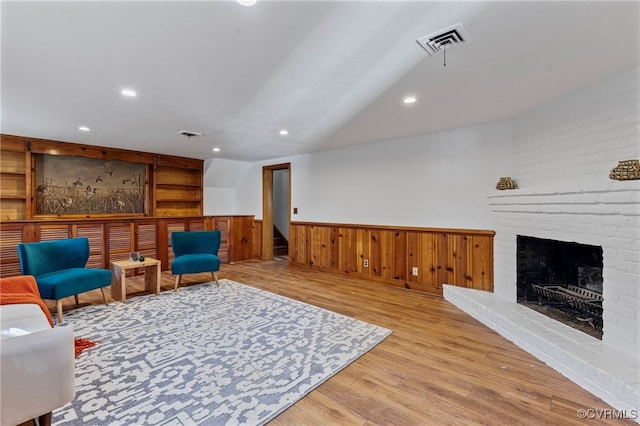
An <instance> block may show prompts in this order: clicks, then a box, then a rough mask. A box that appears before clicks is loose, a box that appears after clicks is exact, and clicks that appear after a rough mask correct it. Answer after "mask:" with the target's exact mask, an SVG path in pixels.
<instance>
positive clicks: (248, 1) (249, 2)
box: [236, 0, 256, 6]
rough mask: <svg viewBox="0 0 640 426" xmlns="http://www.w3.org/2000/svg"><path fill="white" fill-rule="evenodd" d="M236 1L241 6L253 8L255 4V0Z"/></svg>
mask: <svg viewBox="0 0 640 426" xmlns="http://www.w3.org/2000/svg"><path fill="white" fill-rule="evenodd" d="M236 1H237V2H238V3H240V4H241V5H243V6H253V5H254V4H256V0H236Z"/></svg>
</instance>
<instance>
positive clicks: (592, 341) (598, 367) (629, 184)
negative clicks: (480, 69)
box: [444, 67, 640, 422]
mask: <svg viewBox="0 0 640 426" xmlns="http://www.w3.org/2000/svg"><path fill="white" fill-rule="evenodd" d="M639 76H640V69H639V68H637V67H636V68H633V69H630V70H628V71H625V72H622V73H620V74H618V75H614V76H611V77H609V78H607V79H605V80H603V81H600V82H598V83H596V84H594V85H593V86H590V87H587V88H583V89H580V90H578V91H576V92H574V93H572V94H570V95H567V96H565V97H562V98H559V99H557V100H556V101H553V102H551V103H549V104H547V105H543V106H541V107H540V108H538V109H536V110H533V111H530V112H527V113H525V114H522V115H520V116H517V117H515V118H514V119H513V122H512V124H513V128H512V152H511V153H510V154H511V164H510V165H509V167H508V169H507V170H504V171H502V173H501V174H498V175H496V181H497V180H498V177H499V176H507V175H511V176H513V178H514V180H515V181H516V183H517V184H518V186H519V188H520V189H514V190H505V191H498V190H491V191H490V192H489V194H488V203H489V207H490V209H491V211H492V215H493V222H494V229H495V231H496V236H495V240H494V277H495V284H494V293H487V292H474V291H469V290H468V289H462V288H460V289H459V290H458V289H454V288H451V286H446V287H445V289H444V295H445V298H446V299H447V300H449V301H451V302H452V303H454V304H455V305H456V306H458V307H459V308H461V309H462V310H464V311H465V312H468V313H469V314H470V315H472V316H474V317H475V318H477V319H478V320H480V321H481V322H483V323H484V324H486V325H487V326H489V327H491V328H492V329H494V330H496V331H497V332H498V333H500V334H502V335H503V336H505V337H506V338H507V339H509V340H511V341H513V342H514V343H516V344H517V345H518V346H520V347H522V348H523V349H525V350H527V351H528V352H530V353H531V354H533V355H535V356H536V357H537V358H539V359H541V360H542V361H544V362H545V363H547V364H548V365H550V366H551V367H553V368H555V369H556V370H558V371H559V372H561V373H562V374H564V375H565V376H566V377H568V378H569V379H571V380H573V381H574V382H576V383H577V384H579V385H581V386H582V387H584V388H585V389H587V390H589V391H590V392H592V393H593V394H595V395H597V396H599V397H600V398H602V399H603V400H604V401H605V402H607V403H609V404H611V405H612V406H613V407H614V408H617V409H620V410H637V411H636V413H637V412H639V411H638V410H640V356H639V355H638V354H639V353H640V181H639V180H633V181H614V180H610V179H609V171H610V170H611V169H612V168H613V167H614V166H616V164H617V161H619V160H626V159H637V158H638V156H639V155H640V146H639V144H638V140H640V78H639ZM518 235H526V236H530V237H535V238H543V239H554V240H560V241H565V242H576V243H580V244H587V245H593V246H598V247H602V259H603V269H602V280H603V293H602V295H603V303H602V308H603V312H602V319H603V324H604V326H603V334H602V340H599V339H597V338H594V337H591V336H588V335H586V334H584V333H582V332H580V331H577V330H575V329H573V328H571V327H569V326H567V325H565V324H562V323H560V322H558V321H555V320H554V319H551V318H549V317H547V316H545V315H542V314H540V313H538V312H536V311H533V310H531V309H529V308H527V307H524V306H522V305H520V304H518V303H517V302H516V300H517V284H516V283H517V266H516V265H517V237H518ZM596 408H599V407H596ZM636 420H637V421H638V422H640V419H638V418H636Z"/></svg>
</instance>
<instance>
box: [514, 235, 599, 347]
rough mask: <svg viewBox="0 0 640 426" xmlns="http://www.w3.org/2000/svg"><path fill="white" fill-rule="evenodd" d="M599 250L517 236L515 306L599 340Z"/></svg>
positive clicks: (569, 243) (590, 246)
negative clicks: (516, 299) (530, 310)
mask: <svg viewBox="0 0 640 426" xmlns="http://www.w3.org/2000/svg"><path fill="white" fill-rule="evenodd" d="M602 268H603V260H602V247H599V246H592V245H587V244H579V243H575V242H565V241H556V240H549V239H543V238H535V237H528V236H522V235H518V237H517V289H518V303H521V304H523V305H526V306H527V307H529V308H531V309H534V310H536V311H538V312H540V313H542V314H544V315H547V316H548V317H551V318H553V319H555V320H557V321H560V322H562V323H564V324H566V325H568V326H570V327H573V328H575V329H577V330H580V331H582V332H584V333H586V334H589V335H590V336H593V337H595V338H598V339H602V326H603V323H602V289H603V279H602Z"/></svg>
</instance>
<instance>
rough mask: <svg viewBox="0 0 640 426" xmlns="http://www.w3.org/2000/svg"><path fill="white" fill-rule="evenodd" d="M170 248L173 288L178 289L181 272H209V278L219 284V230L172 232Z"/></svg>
mask: <svg viewBox="0 0 640 426" xmlns="http://www.w3.org/2000/svg"><path fill="white" fill-rule="evenodd" d="M171 248H172V249H173V254H174V255H175V259H174V260H173V263H171V273H172V274H173V275H175V276H176V284H175V288H174V289H175V290H178V286H179V285H180V280H181V278H182V274H195V273H198V272H211V278H212V279H213V281H215V283H216V285H219V284H218V274H217V272H218V271H219V270H220V258H219V257H218V249H219V248H220V231H194V232H172V233H171Z"/></svg>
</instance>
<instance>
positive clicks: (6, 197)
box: [0, 140, 27, 220]
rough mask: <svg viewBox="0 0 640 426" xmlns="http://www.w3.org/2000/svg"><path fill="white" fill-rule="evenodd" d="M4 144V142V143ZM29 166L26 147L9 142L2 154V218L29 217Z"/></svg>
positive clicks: (0, 158) (0, 170)
mask: <svg viewBox="0 0 640 426" xmlns="http://www.w3.org/2000/svg"><path fill="white" fill-rule="evenodd" d="M3 142H4V141H3ZM26 214H27V165H26V155H25V150H24V145H23V144H20V143H14V141H11V140H9V141H7V143H3V144H2V151H1V152H0V218H1V220H19V219H25V218H26V217H27V216H26Z"/></svg>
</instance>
